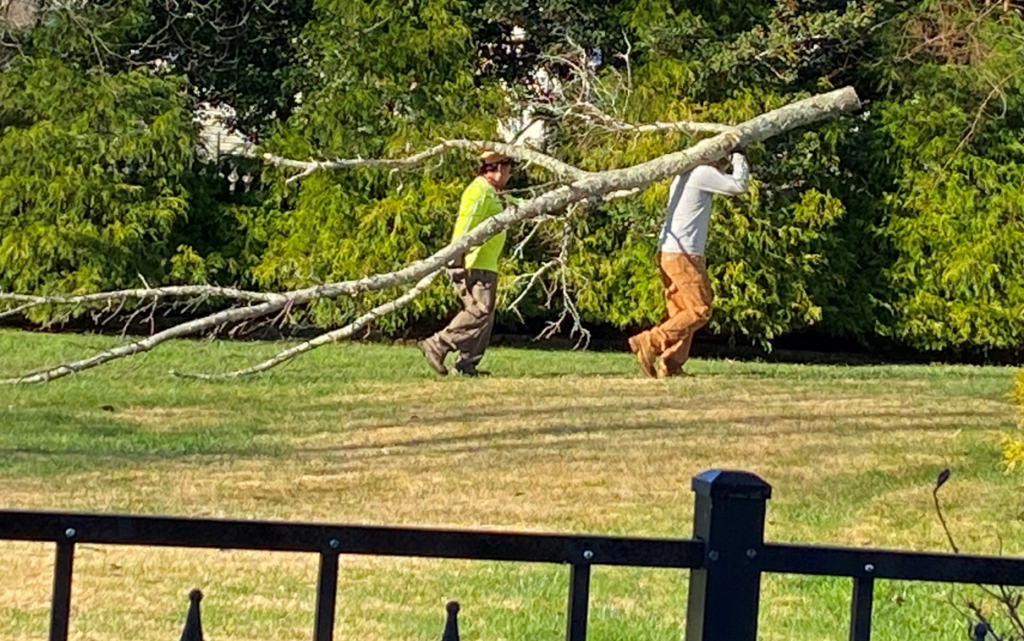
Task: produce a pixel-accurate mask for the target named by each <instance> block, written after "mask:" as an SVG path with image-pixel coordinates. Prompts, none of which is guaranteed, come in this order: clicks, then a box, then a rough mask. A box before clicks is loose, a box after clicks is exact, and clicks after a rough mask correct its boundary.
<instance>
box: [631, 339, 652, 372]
mask: <svg viewBox="0 0 1024 641" xmlns="http://www.w3.org/2000/svg"><path fill="white" fill-rule="evenodd" d="M629 350H630V351H631V352H633V353H634V354H636V363H637V365H639V366H640V371H641V372H643V373H644V375H645V376H649V377H651V378H654V377H656V376H657V375H658V373H657V372H656V371H655V370H654V359H656V358H657V357H658V355H657V354H655V353H654V347H653V346H652V345H651V339H650V338H648V337H647V334H637V335H636V336H632V337H630V339H629Z"/></svg>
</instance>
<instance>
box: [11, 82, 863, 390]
mask: <svg viewBox="0 0 1024 641" xmlns="http://www.w3.org/2000/svg"><path fill="white" fill-rule="evenodd" d="M859 106H860V102H859V100H858V98H857V94H856V92H855V91H854V90H853V89H852V88H849V87H848V88H845V89H839V90H836V91H832V92H829V93H826V94H821V95H817V96H813V97H810V98H806V99H804V100H800V101H797V102H794V103H792V104H789V105H786V106H784V107H781V108H779V109H775V110H773V111H770V112H768V113H765V114H763V115H761V116H757V117H756V118H753V119H751V120H748V121H747V122H744V123H742V124H740V125H737V126H736V127H735V129H734V130H732V131H729V132H725V133H721V134H718V135H716V136H714V137H712V138H707V139H705V140H702V141H700V142H698V143H697V144H695V145H693V146H692V147H690V148H689V149H686V150H683V151H678V152H675V153H671V154H666V155H664V156H661V157H659V158H655V159H653V160H650V161H648V162H645V163H641V164H639V165H636V166H633V167H628V168H623V169H614V170H610V171H603V172H581V174H579V177H578V178H576V179H575V180H574V181H573V182H571V183H569V184H565V185H561V186H557V187H554V188H553V189H551V190H550V191H547V192H545V193H543V194H541V195H539V196H537V197H535V198H531V199H529V200H525V201H523V202H522V203H520V204H518V205H516V206H514V207H510V208H507V209H505V210H504V211H502V212H501V213H499V214H497V215H496V216H494V217H492V218H489V219H488V220H487V221H485V222H484V223H482V224H480V225H479V226H477V227H475V228H474V229H473V230H472V231H470V232H469V233H467V234H466V235H464V236H462V237H461V238H459V239H458V240H457V241H455V242H453V243H451V244H450V245H448V246H446V247H444V248H443V249H441V250H439V251H437V252H435V253H434V254H433V255H431V256H429V257H427V258H424V259H421V260H418V261H415V262H413V263H410V264H409V265H406V266H405V267H403V268H401V269H399V270H396V271H393V272H390V273H385V274H375V275H373V276H368V277H366V278H360V279H356V280H348V281H340V282H336V283H329V284H326V285H318V286H314V287H309V288H305V289H299V290H293V291H290V292H285V293H281V294H277V295H275V296H274V297H268V298H269V299H268V300H266V302H262V303H260V304H257V305H252V306H248V307H240V308H233V309H229V310H225V311H222V312H218V313H215V314H211V315H209V316H206V317H204V318H199V319H195V320H192V321H189V322H186V323H183V324H181V325H178V326H176V327H173V328H170V329H167V330H164V331H162V332H158V333H156V334H154V335H152V336H150V337H148V338H146V339H143V340H140V341H136V342H133V343H130V344H127V345H122V346H119V347H116V348H114V349H111V350H106V351H103V352H100V353H98V354H96V355H94V356H92V357H90V358H86V359H82V360H78V361H73V362H70V363H65V364H62V365H58V366H56V367H52V368H49V369H46V370H44V371H42V372H40V373H37V374H33V375H29V376H20V377H14V378H8V379H2V380H0V384H12V383H35V382H47V381H50V380H54V379H57V378H61V377H64V376H68V375H69V374H74V373H76V372H81V371H83V370H86V369H89V368H92V367H96V366H98V365H102V364H104V363H107V362H109V361H111V360H114V359H117V358H123V357H126V356H131V355H133V354H138V353H141V352H146V351H149V350H150V349H153V348H154V347H156V346H157V345H159V344H161V343H163V342H165V341H167V340H170V339H173V338H179V337H183V336H188V335H191V334H195V333H198V332H203V331H209V330H212V329H214V328H216V327H219V326H221V325H223V324H226V323H235V322H240V321H245V320H249V319H253V318H259V317H263V316H267V315H269V314H273V313H275V312H278V311H280V310H281V309H283V308H284V307H285V306H286V305H296V306H297V305H304V304H306V303H309V302H310V301H312V300H315V299H321V298H337V297H339V296H354V295H356V294H359V293H362V292H368V291H379V290H383V289H390V288H392V287H397V286H400V285H403V284H405V283H409V282H412V281H416V280H421V279H423V278H425V277H427V276H429V275H431V274H433V273H435V272H437V271H440V270H441V269H443V268H444V266H445V265H446V263H448V261H449V260H451V259H452V258H455V257H457V256H461V255H463V254H464V253H466V252H467V251H469V250H470V249H471V248H473V247H477V246H479V245H481V244H483V242H485V241H486V240H487V239H488V238H490V237H491V236H493V235H494V234H496V233H498V232H500V231H502V230H504V229H507V228H508V227H509V226H511V225H513V224H516V223H519V222H522V221H525V220H531V219H535V218H537V217H539V216H543V215H551V214H555V213H558V212H564V211H565V210H566V208H567V207H568V206H569V205H571V204H573V203H577V202H581V201H585V200H589V199H593V198H599V197H602V196H604V195H605V194H611V193H615V192H620V191H623V190H631V189H641V188H644V187H646V186H647V185H650V184H652V183H654V182H657V181H660V180H664V179H666V178H669V177H671V176H674V175H676V174H679V173H682V172H685V171H689V170H691V169H693V168H694V167H696V166H697V165H699V164H702V163H708V162H713V161H715V160H718V159H720V158H724V157H725V156H726V155H727V154H729V153H730V152H732V151H733V150H734V149H736V148H737V147H745V146H747V145H750V144H754V143H757V142H761V141H763V140H766V139H768V138H770V137H772V136H775V135H778V134H781V133H784V132H787V131H790V130H792V129H795V128H797V127H802V126H807V125H810V124H813V123H815V122H819V121H821V120H825V119H828V118H833V117H836V116H839V115H841V114H843V113H847V112H850V111H852V110H854V109H857V108H858V107H859ZM495 149H496V150H497V151H499V153H504V151H502V150H499V149H498V148H497V147H495ZM293 162H294V161H293ZM382 162H394V161H382ZM567 166H568V165H567ZM576 171H579V170H576Z"/></svg>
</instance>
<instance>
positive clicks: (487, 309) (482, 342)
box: [433, 269, 498, 371]
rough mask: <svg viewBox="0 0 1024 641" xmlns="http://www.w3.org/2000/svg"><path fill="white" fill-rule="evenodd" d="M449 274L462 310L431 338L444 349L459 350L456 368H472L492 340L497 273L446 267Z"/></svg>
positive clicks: (460, 369)
mask: <svg viewBox="0 0 1024 641" xmlns="http://www.w3.org/2000/svg"><path fill="white" fill-rule="evenodd" d="M448 275H449V276H451V279H452V285H453V286H454V287H455V291H457V292H458V293H459V298H461V299H462V311H461V312H459V313H458V314H456V316H455V318H453V319H452V321H451V322H450V323H448V327H445V328H444V329H442V330H441V331H440V332H438V333H437V334H434V336H433V340H434V341H436V342H437V343H438V344H440V346H441V347H442V348H443V349H444V350H445V352H458V354H459V355H458V357H457V358H456V360H455V369H457V370H459V371H472V370H474V369H476V365H477V363H479V362H480V359H481V358H483V357H484V350H486V349H487V345H488V344H489V343H490V342H491V329H493V327H494V302H495V293H496V290H497V288H498V274H497V272H492V271H489V270H486V269H449V270H448Z"/></svg>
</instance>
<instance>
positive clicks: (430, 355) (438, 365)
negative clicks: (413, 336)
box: [417, 338, 448, 376]
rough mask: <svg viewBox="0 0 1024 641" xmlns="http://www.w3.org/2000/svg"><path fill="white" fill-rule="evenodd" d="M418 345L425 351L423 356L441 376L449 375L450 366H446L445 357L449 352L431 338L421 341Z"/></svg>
mask: <svg viewBox="0 0 1024 641" xmlns="http://www.w3.org/2000/svg"><path fill="white" fill-rule="evenodd" d="M417 346H418V347H419V348H420V351H421V352H423V358H425V359H427V365H429V366H430V369H432V370H434V371H435V372H437V374H438V375H439V376H448V368H447V367H445V366H444V357H445V356H447V353H446V352H444V351H441V350H439V349H438V348H437V345H436V344H434V343H433V342H432V341H431V340H430V339H429V338H428V339H427V340H425V341H420V342H419V343H418V344H417Z"/></svg>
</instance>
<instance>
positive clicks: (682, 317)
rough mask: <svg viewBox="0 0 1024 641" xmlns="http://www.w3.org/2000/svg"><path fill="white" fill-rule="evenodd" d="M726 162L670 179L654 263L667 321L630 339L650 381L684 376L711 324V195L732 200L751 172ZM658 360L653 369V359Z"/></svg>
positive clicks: (736, 158) (742, 162) (740, 159)
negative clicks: (707, 256)
mask: <svg viewBox="0 0 1024 641" xmlns="http://www.w3.org/2000/svg"><path fill="white" fill-rule="evenodd" d="M728 166H729V160H728V159H726V158H723V159H722V160H720V161H718V162H717V163H712V164H709V165H700V166H698V167H695V168H694V169H692V170H691V171H689V172H686V173H682V174H679V175H678V176H676V177H675V178H674V179H673V180H672V186H671V188H670V190H669V198H668V209H667V211H666V214H665V224H664V225H663V226H662V228H661V236H660V238H659V240H658V264H659V267H660V268H661V282H662V283H663V284H664V286H665V299H666V307H667V308H668V320H666V321H665V322H664V323H662V324H661V325H658V326H657V327H655V328H653V329H649V330H647V331H646V332H642V333H640V334H637V335H636V336H633V337H632V338H630V339H629V349H630V350H631V351H632V352H633V353H634V354H636V360H637V363H638V364H639V365H640V371H642V372H643V373H644V374H645V375H647V376H650V377H652V378H653V377H658V378H666V377H669V376H680V375H683V364H685V363H686V360H687V359H688V358H689V357H690V344H691V342H692V341H693V334H694V332H696V331H697V330H698V329H700V328H701V327H703V326H704V325H706V324H707V322H708V321H709V320H711V303H712V300H713V295H712V292H711V281H710V280H709V279H708V272H707V266H706V264H705V262H704V246H705V244H706V243H707V238H708V224H709V222H710V219H711V195H712V194H721V195H723V196H736V195H739V194H742V193H743V192H745V191H747V187H748V186H749V185H750V172H749V170H748V168H747V159H746V158H744V156H743V154H741V153H738V152H736V153H733V154H732V174H731V175H730V174H726V173H725V170H726V169H727V168H728ZM658 358H660V359H661V362H660V363H658V364H657V365H656V364H655V361H656V360H657V359H658Z"/></svg>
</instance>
